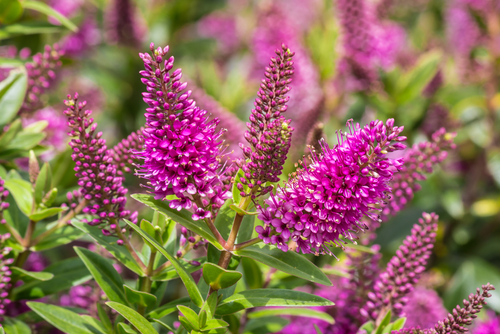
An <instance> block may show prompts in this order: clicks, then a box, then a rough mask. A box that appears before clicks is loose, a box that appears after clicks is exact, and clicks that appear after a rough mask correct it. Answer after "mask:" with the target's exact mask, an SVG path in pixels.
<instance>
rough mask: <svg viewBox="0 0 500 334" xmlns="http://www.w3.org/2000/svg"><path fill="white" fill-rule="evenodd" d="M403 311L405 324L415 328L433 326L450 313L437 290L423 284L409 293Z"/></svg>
mask: <svg viewBox="0 0 500 334" xmlns="http://www.w3.org/2000/svg"><path fill="white" fill-rule="evenodd" d="M403 312H404V314H405V315H406V322H405V326H406V327H415V328H416V327H420V328H431V327H433V326H434V324H436V323H437V322H438V321H439V320H441V319H443V318H445V317H446V315H447V314H448V311H446V308H445V307H444V305H443V300H442V299H441V298H440V297H439V295H438V294H437V292H436V291H434V290H432V289H426V288H424V287H421V286H417V287H415V289H414V290H413V291H412V292H411V293H410V294H408V302H407V303H406V305H405V306H404V307H403Z"/></svg>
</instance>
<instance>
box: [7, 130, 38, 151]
mask: <svg viewBox="0 0 500 334" xmlns="http://www.w3.org/2000/svg"><path fill="white" fill-rule="evenodd" d="M43 138H45V133H26V132H24V131H21V132H20V133H18V134H17V136H16V137H15V138H14V139H12V141H11V142H10V143H9V146H8V147H7V148H8V149H19V150H26V151H27V150H30V149H32V148H34V147H35V146H36V145H38V144H39V143H40V142H41V141H42V140H43Z"/></svg>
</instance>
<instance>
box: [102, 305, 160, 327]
mask: <svg viewBox="0 0 500 334" xmlns="http://www.w3.org/2000/svg"><path fill="white" fill-rule="evenodd" d="M106 305H108V306H109V307H111V308H112V309H113V310H115V311H116V312H118V313H120V314H121V315H122V316H123V317H124V318H125V319H127V320H128V321H130V323H131V324H132V325H133V326H134V327H135V328H137V330H138V331H139V332H141V333H142V334H158V332H157V331H156V330H155V329H154V327H153V326H152V325H151V324H150V323H149V321H147V320H146V319H145V318H144V317H143V316H142V315H140V314H139V313H137V312H136V311H134V310H132V309H131V308H130V307H127V306H125V305H122V304H120V303H115V302H108V303H106Z"/></svg>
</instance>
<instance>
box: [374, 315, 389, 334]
mask: <svg viewBox="0 0 500 334" xmlns="http://www.w3.org/2000/svg"><path fill="white" fill-rule="evenodd" d="M391 316H392V312H391V310H389V311H387V313H386V314H385V316H384V318H383V319H382V322H381V323H380V325H378V327H377V330H376V332H375V334H382V332H383V330H384V328H385V327H386V326H387V325H389V323H390V322H391Z"/></svg>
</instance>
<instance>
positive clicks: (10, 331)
mask: <svg viewBox="0 0 500 334" xmlns="http://www.w3.org/2000/svg"><path fill="white" fill-rule="evenodd" d="M2 325H3V328H2V327H1V326H0V328H2V330H5V333H7V334H31V329H30V327H29V326H28V325H26V324H25V323H24V322H22V321H21V320H19V319H15V318H9V317H4V318H3V320H2ZM0 333H1V332H0Z"/></svg>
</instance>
